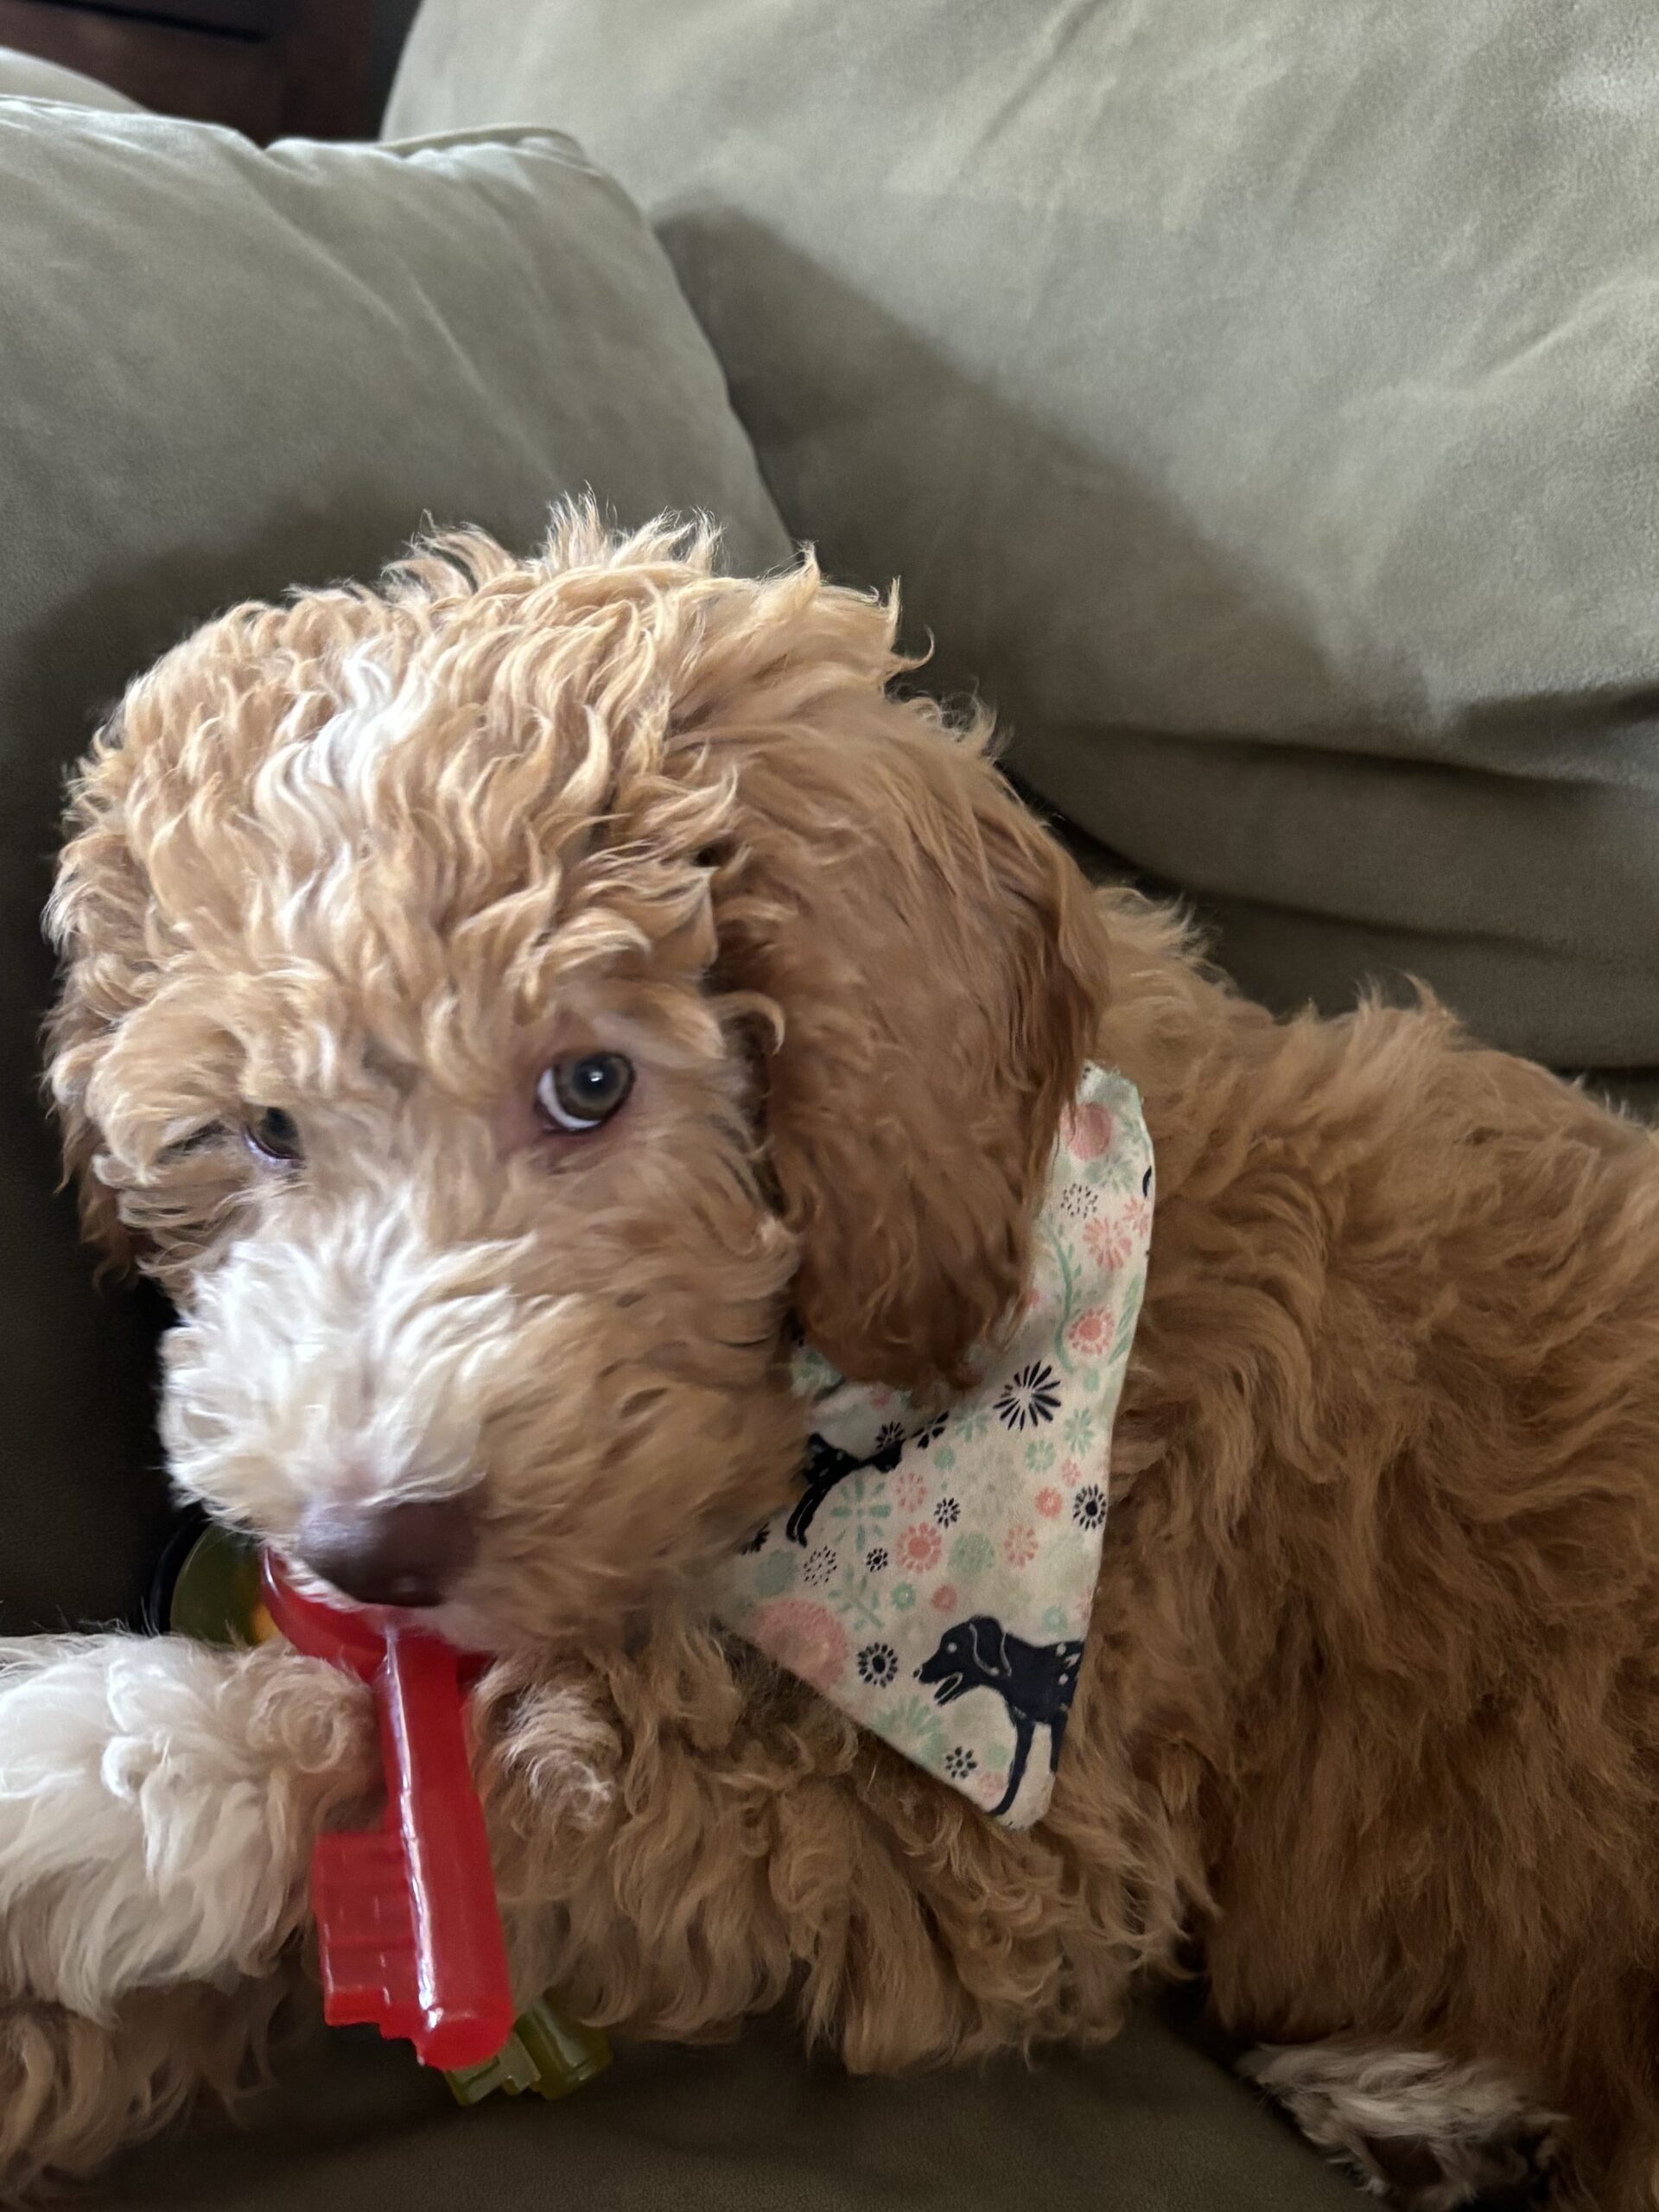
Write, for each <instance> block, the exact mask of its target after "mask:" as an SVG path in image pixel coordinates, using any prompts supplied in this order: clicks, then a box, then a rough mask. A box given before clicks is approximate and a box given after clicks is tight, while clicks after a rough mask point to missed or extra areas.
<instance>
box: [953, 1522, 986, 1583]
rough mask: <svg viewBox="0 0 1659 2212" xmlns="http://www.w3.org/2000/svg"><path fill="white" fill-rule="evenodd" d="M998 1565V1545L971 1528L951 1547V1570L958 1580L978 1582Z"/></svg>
mask: <svg viewBox="0 0 1659 2212" xmlns="http://www.w3.org/2000/svg"><path fill="white" fill-rule="evenodd" d="M995 1565H996V1546H995V1544H994V1543H993V1542H992V1541H991V1540H990V1538H989V1537H988V1536H986V1535H981V1533H980V1532H979V1530H978V1529H969V1531H968V1532H967V1534H966V1535H961V1536H958V1537H957V1541H955V1543H953V1544H952V1545H951V1547H950V1572H951V1573H952V1574H953V1575H955V1577H956V1578H957V1581H958V1582H976V1581H978V1580H979V1578H980V1576H981V1575H982V1574H988V1573H990V1571H991V1569H992V1568H993V1567H995Z"/></svg>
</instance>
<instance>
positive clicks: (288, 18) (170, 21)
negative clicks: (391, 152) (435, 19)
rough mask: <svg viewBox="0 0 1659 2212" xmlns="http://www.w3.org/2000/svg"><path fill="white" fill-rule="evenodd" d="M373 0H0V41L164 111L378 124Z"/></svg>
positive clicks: (345, 126) (302, 133)
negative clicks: (374, 104)
mask: <svg viewBox="0 0 1659 2212" xmlns="http://www.w3.org/2000/svg"><path fill="white" fill-rule="evenodd" d="M372 17H373V0H0V46H12V47H16V48H18V50H19V51H20V52H22V53H24V54H38V55H40V56H41V58H42V59H43V60H48V61H57V62H61V63H62V64H63V65H64V67H66V68H70V69H80V70H84V71H85V72H86V74H87V75H88V76H90V77H99V78H102V79H103V80H104V82H105V84H106V85H113V86H115V88H116V89H117V91H118V92H125V93H126V95H127V96H128V98H129V99H135V100H137V101H138V102H139V103H140V105H143V106H144V107H149V108H155V109H156V110H157V111H158V112H160V113H162V114H163V115H184V116H193V117H194V118H197V119H199V120H200V121H202V122H206V123H226V124H230V125H231V126H232V129H234V130H243V131H245V132H246V133H247V135H248V137H250V138H254V139H257V141H258V142H259V143H260V144H261V145H265V144H268V143H270V140H271V139H273V138H283V137H306V138H357V137H365V136H367V135H369V134H371V133H372V130H373V127H374V121H375V118H374V115H373V112H372V101H371V93H370V48H371V41H372Z"/></svg>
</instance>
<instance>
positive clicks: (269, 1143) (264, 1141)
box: [242, 1106, 304, 1167]
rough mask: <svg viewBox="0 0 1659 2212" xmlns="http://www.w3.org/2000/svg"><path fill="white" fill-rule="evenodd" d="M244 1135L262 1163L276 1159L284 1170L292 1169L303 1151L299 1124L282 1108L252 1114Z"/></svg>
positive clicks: (267, 1108) (244, 1129)
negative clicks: (285, 1168) (286, 1168)
mask: <svg viewBox="0 0 1659 2212" xmlns="http://www.w3.org/2000/svg"><path fill="white" fill-rule="evenodd" d="M242 1134H243V1135H244V1136H245V1137H246V1139H247V1141H248V1144H249V1146H250V1147H251V1149H252V1150H253V1151H255V1152H257V1154H259V1156H260V1158H261V1159H262V1160H277V1161H278V1162H279V1163H280V1164H281V1165H282V1166H284V1167H291V1166H293V1164H294V1162H295V1161H296V1160H298V1159H300V1158H301V1157H302V1154H303V1151H304V1147H303V1146H302V1144H301V1142H300V1125H299V1123H298V1122H296V1120H295V1119H294V1116H292V1115H291V1114H290V1113H288V1112H287V1111H286V1110H285V1109H283V1107H281V1106H262V1107H261V1108H260V1109H259V1110H258V1111H257V1113H254V1114H250V1115H249V1116H248V1118H247V1120H246V1121H245V1122H244V1123H243V1124H242Z"/></svg>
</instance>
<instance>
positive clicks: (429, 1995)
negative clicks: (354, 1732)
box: [263, 1553, 513, 2070]
mask: <svg viewBox="0 0 1659 2212" xmlns="http://www.w3.org/2000/svg"><path fill="white" fill-rule="evenodd" d="M263 1579H264V1600H265V1605H266V1609H267V1611H269V1612H270V1618H271V1622H272V1624H273V1625H274V1626H275V1627H276V1628H277V1630H279V1631H280V1632H281V1634H282V1635H283V1636H285V1637H287V1638H288V1641H289V1643H291V1644H292V1645H293V1646H294V1647H295V1649H296V1650H298V1651H303V1652H306V1653H307V1654H308V1655H309V1656H311V1657H313V1658H316V1659H327V1660H328V1661H329V1662H331V1664H333V1665H334V1666H336V1667H343V1668H345V1669H347V1670H348V1671H349V1672H350V1673H352V1674H353V1675H359V1676H360V1678H361V1679H362V1680H363V1681H365V1682H368V1683H370V1684H371V1685H372V1688H373V1690H374V1698H375V1705H376V1707H377V1709H378V1713H379V1717H380V1758H381V1764H382V1765H383V1767H384V1768H385V1778H386V1810H385V1819H384V1821H382V1824H381V1826H380V1827H378V1828H374V1829H370V1830H367V1831H365V1832H357V1833H353V1832H344V1833H339V1834H330V1835H325V1836H323V1837H321V1839H320V1840H319V1841H318V1844H317V1847H316V1852H315V1856H314V1857H313V1859H312V1861H311V1909H312V1912H313V1915H314V1916H315V1920H316V1923H317V1935H318V1942H319V1948H320V1952H321V1964H322V1992H323V2017H324V2018H325V2019H326V2020H327V2022H328V2024H330V2026H331V2027H344V2026H347V2025H349V2024H353V2023H355V2022H358V2021H364V2020H372V2021H374V2022H375V2023H377V2024H378V2027H379V2030H380V2032H381V2034H382V2035H383V2036H397V2037H407V2038H408V2039H409V2040H410V2042H411V2043H412V2044H414V2046H415V2049H416V2053H417V2054H418V2055H419V2056H420V2057H421V2058H422V2060H423V2062H424V2063H426V2064H427V2065H428V2066H438V2067H442V2068H444V2069H446V2070H448V2069H455V2068H461V2067H468V2066H479V2065H482V2064H483V2063H484V2062H485V2061H486V2059H490V2058H493V2056H495V2054H496V2052H497V2051H499V2050H500V2048H501V2046H502V2045H503V2044H505V2042H506V2040H507V2037H508V2036H509V2035H510V2034H511V2033H512V2023H513V2006H512V1992H511V1986H510V1984H509V1982H508V1979H507V1955H506V1948H505V1944H504V1943H503V1942H502V1939H501V1916H500V1914H499V1910H497V1907H496V1902H495V1879H494V1876H493V1873H492V1872H491V1868H490V1848H489V1841H488V1839H487V1837H486V1834H485V1832H484V1814H483V1809H482V1808H481V1807H480V1804H479V1802H478V1792H477V1790H476V1789H474V1786H473V1777H472V1769H471V1766H470V1764H469V1763H468V1760H467V1732H466V1723H465V1716H464V1711H463V1700H462V1692H463V1690H464V1689H465V1688H466V1687H467V1684H469V1683H470V1682H472V1681H474V1680H476V1678H477V1676H478V1675H479V1674H480V1671H481V1669H483V1667H484V1665H485V1664H486V1662H485V1661H484V1660H482V1659H481V1658H479V1657H477V1656H474V1655H473V1654H469V1653H462V1652H460V1651H457V1650H456V1649H454V1646H453V1645H452V1644H448V1643H444V1642H443V1641H442V1639H441V1638H440V1637H435V1636H431V1635H429V1634H427V1633H426V1632H425V1631H424V1630H419V1629H416V1628H411V1627H405V1626H404V1624H402V1622H400V1621H398V1620H397V1618H396V1617H395V1616H390V1615H376V1616H370V1615H366V1614H363V1613H358V1612H351V1611H345V1610H343V1609H341V1608H339V1607H336V1606H334V1605H324V1604H322V1603H321V1601H320V1600H319V1599H315V1598H308V1597H307V1596H305V1595H304V1593H303V1592H301V1591H299V1590H296V1588H295V1586H294V1585H293V1583H292V1582H291V1581H289V1579H288V1577H287V1576H286V1575H285V1574H284V1573H283V1570H282V1567H281V1566H280V1564H279V1563H278V1561H277V1560H276V1559H275V1558H273V1557H272V1556H271V1554H269V1553H267V1554H266V1555H265V1560H264V1577H263Z"/></svg>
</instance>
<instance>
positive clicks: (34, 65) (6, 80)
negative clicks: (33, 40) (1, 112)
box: [0, 46, 140, 115]
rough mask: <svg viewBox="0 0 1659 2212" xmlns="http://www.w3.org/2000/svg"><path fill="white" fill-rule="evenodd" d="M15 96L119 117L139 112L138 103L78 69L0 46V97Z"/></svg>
mask: <svg viewBox="0 0 1659 2212" xmlns="http://www.w3.org/2000/svg"><path fill="white" fill-rule="evenodd" d="M14 94H16V95H21V96H22V98H23V99H32V100H67V101H68V102H69V103H70V105H72V106H74V107H101V108H108V109H110V110H111V111H113V112H114V113H116V114H119V115H137V114H138V113H139V112H140V110H139V107H138V105H137V101H136V100H130V99H128V98H127V96H126V94H125V93H124V92H117V91H116V89H115V87H114V86H112V85H103V84H100V83H99V80H98V79H97V78H96V77H86V76H83V75H82V74H81V73H80V71H79V69H64V68H60V67H59V65H58V64H57V63H56V62H55V61H42V60H41V58H40V56H39V55H38V54H19V53H18V52H17V51H16V48H12V47H10V46H0V96H10V95H14Z"/></svg>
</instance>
